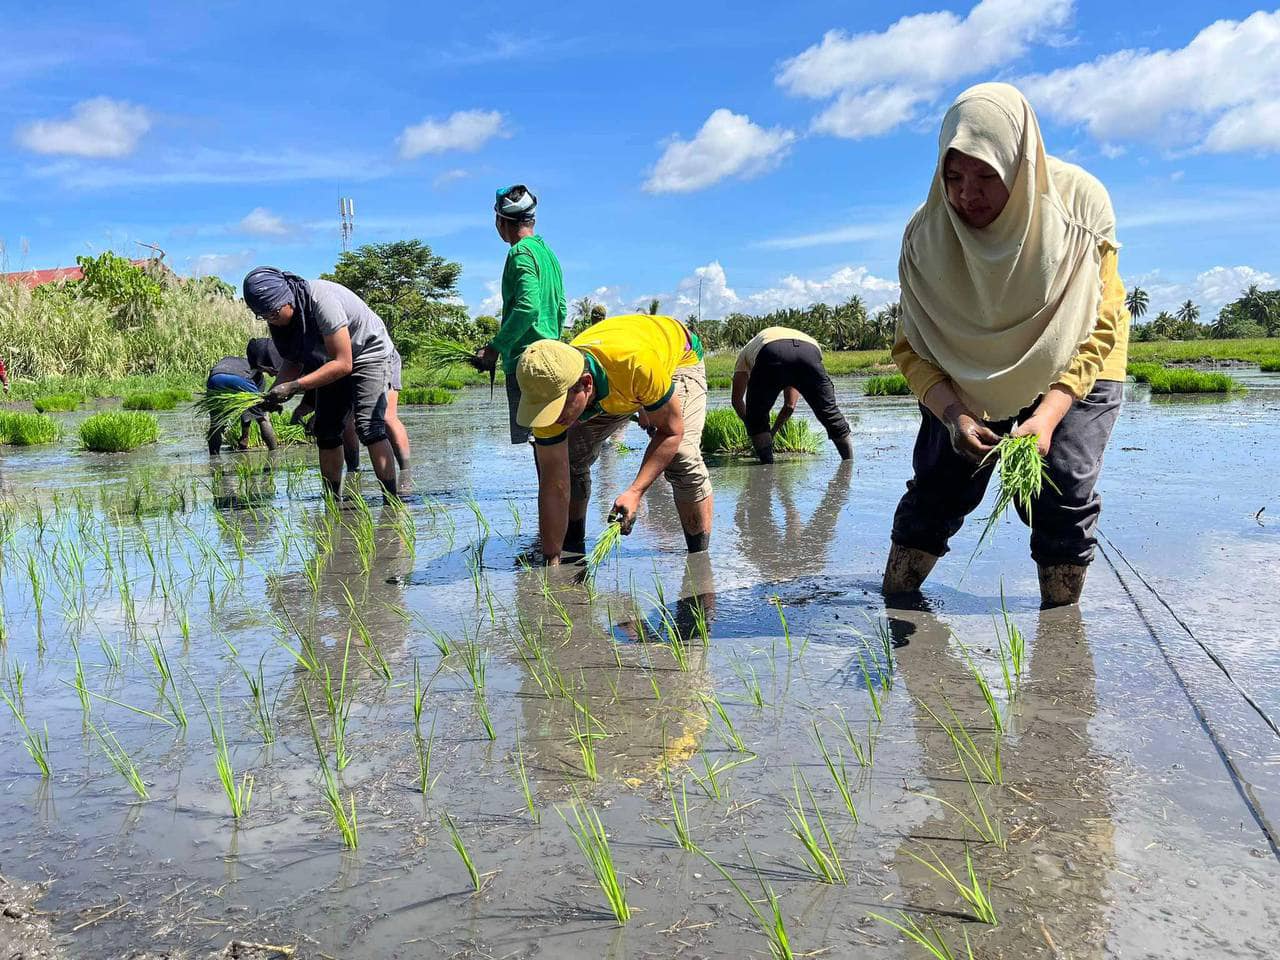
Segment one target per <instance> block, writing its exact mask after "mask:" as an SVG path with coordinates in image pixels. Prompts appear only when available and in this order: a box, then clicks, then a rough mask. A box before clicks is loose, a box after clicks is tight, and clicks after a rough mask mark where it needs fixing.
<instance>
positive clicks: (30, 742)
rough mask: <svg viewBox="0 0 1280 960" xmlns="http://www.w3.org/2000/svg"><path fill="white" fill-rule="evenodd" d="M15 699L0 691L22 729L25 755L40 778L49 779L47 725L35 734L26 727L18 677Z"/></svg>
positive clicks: (20, 682) (19, 678)
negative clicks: (29, 758) (27, 755)
mask: <svg viewBox="0 0 1280 960" xmlns="http://www.w3.org/2000/svg"><path fill="white" fill-rule="evenodd" d="M16 687H17V690H18V691H19V693H18V694H16V697H17V699H14V698H12V697H10V696H9V694H7V693H5V692H4V691H3V690H0V699H3V700H4V702H5V703H6V704H8V705H9V710H10V712H12V713H13V719H14V720H15V721H17V724H18V726H19V727H21V728H22V745H23V746H24V747H26V750H27V753H28V754H30V755H31V759H32V760H33V761H34V762H35V765H36V767H38V768H39V770H40V776H41V777H43V778H44V779H46V780H47V779H49V777H50V775H51V773H52V771H51V768H50V766H49V725H48V724H47V723H46V724H45V725H44V730H43V732H37V731H35V730H32V729H31V728H30V727H29V726H27V717H26V714H25V712H24V709H23V704H22V695H21V692H20V691H21V690H22V680H21V675H19V677H18V679H17V683H16Z"/></svg>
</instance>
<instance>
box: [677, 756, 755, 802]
mask: <svg viewBox="0 0 1280 960" xmlns="http://www.w3.org/2000/svg"><path fill="white" fill-rule="evenodd" d="M699 759H701V761H702V771H703V774H704V775H703V776H701V777H699V776H698V775H697V774H696V773H692V772H691V773H690V774H689V775H690V776H691V777H693V782H694V783H696V784H697V785H698V786H699V787H701V788H702V792H703V793H705V794H706V795H707V797H708V799H711V800H723V799H724V797H725V787H724V785H723V784H722V783H721V782H720V778H721V777H722V776H723V775H724V774H726V773H728V772H729V771H730V770H732V769H734V768H735V767H741V766H742V765H744V764H747V763H750V762H751V761H752V760H754V759H756V755H755V754H754V753H748V754H745V755H743V756H740V757H735V758H734V759H732V760H723V761H720V762H718V763H712V762H711V761H710V760H708V759H707V755H706V754H705V753H703V754H699Z"/></svg>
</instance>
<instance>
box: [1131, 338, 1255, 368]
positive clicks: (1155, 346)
mask: <svg viewBox="0 0 1280 960" xmlns="http://www.w3.org/2000/svg"><path fill="white" fill-rule="evenodd" d="M1212 360H1240V361H1245V362H1249V363H1261V362H1262V361H1264V360H1272V361H1276V362H1277V363H1280V337H1269V338H1268V337H1259V338H1256V339H1253V340H1155V341H1152V342H1151V343H1130V344H1129V361H1130V362H1131V363H1196V362H1200V361H1205V362H1207V361H1212Z"/></svg>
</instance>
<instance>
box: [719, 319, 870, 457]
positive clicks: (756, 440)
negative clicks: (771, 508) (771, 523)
mask: <svg viewBox="0 0 1280 960" xmlns="http://www.w3.org/2000/svg"><path fill="white" fill-rule="evenodd" d="M778 394H782V409H781V410H780V411H779V412H778V416H777V418H776V419H775V420H774V421H773V426H772V427H770V426H769V412H770V411H771V410H772V409H773V405H774V403H775V402H777V399H778ZM801 397H804V399H805V402H806V403H807V404H809V409H811V410H812V411H813V415H814V416H815V417H817V418H818V422H819V423H821V424H822V426H823V427H824V428H825V429H826V431H827V436H828V437H829V438H830V439H831V442H832V443H834V444H835V446H836V449H837V450H839V451H840V459H841V460H848V459H849V458H850V457H852V456H853V439H852V438H851V437H850V435H849V421H847V420H846V419H845V418H844V414H843V413H841V412H840V407H839V405H838V404H837V403H836V389H835V386H834V385H833V384H832V383H831V378H830V377H829V376H827V368H826V367H824V366H823V365H822V348H821V347H820V346H819V345H818V341H817V340H815V339H813V337H811V336H809V335H808V334H805V333H801V332H800V331H799V330H792V329H791V328H790V327H765V329H763V330H761V331H760V332H759V333H757V334H756V335H755V336H754V337H752V338H751V339H750V340H748V341H747V345H746V346H745V347H743V348H742V350H741V352H739V354H738V362H737V363H736V364H734V367H733V409H734V411H735V412H737V414H738V418H739V419H740V420H741V421H742V422H743V423H744V424H745V425H746V428H747V436H749V437H750V438H751V446H753V447H754V448H755V451H756V456H757V457H759V458H760V462H761V463H773V438H774V437H775V436H777V433H778V431H779V430H781V429H782V426H783V424H785V423H786V422H787V421H788V420H790V419H791V414H793V413H794V412H795V409H796V404H797V402H799V400H800V398H801Z"/></svg>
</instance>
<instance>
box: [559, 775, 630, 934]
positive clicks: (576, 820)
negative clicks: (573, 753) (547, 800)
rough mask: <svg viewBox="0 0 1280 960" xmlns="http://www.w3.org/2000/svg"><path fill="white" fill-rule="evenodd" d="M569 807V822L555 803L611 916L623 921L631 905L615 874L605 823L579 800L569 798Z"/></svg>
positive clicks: (626, 917) (627, 917)
mask: <svg viewBox="0 0 1280 960" xmlns="http://www.w3.org/2000/svg"><path fill="white" fill-rule="evenodd" d="M569 809H570V811H571V812H572V813H573V822H572V823H570V822H569V818H568V817H566V816H565V814H564V810H563V809H562V808H560V807H557V808H556V812H557V813H559V814H560V819H562V820H563V821H564V822H565V826H567V827H568V828H569V832H570V833H571V834H573V839H574V841H575V842H576V843H577V844H578V849H579V850H581V851H582V855H583V856H584V857H586V859H587V863H588V864H589V865H590V867H591V871H592V873H594V874H595V878H596V883H598V884H599V885H600V890H601V892H603V893H604V896H605V900H606V901H607V902H608V904H609V909H610V910H612V911H613V915H614V917H615V918H616V919H617V921H618V923H620V924H622V923H626V922H627V921H628V920H630V919H631V907H630V905H629V904H628V903H627V888H626V884H625V883H624V882H623V881H622V880H621V879H620V878H619V877H618V871H617V868H616V867H615V866H614V863H613V853H612V852H611V851H610V849H609V837H608V834H606V833H605V829H604V824H603V823H601V821H600V815H599V814H598V813H596V812H595V810H593V809H591V808H590V807H588V806H586V805H585V804H583V803H582V802H581V801H580V800H574V801H573V802H571V803H570V804H569Z"/></svg>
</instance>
